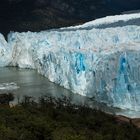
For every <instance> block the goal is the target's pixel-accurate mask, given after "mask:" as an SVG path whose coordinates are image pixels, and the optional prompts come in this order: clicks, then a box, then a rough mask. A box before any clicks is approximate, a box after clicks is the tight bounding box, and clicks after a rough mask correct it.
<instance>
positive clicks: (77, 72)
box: [0, 13, 140, 111]
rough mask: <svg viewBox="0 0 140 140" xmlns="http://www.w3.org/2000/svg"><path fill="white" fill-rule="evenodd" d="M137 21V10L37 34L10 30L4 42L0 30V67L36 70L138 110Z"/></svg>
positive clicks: (77, 90) (73, 87)
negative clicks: (134, 12) (135, 12)
mask: <svg viewBox="0 0 140 140" xmlns="http://www.w3.org/2000/svg"><path fill="white" fill-rule="evenodd" d="M129 21H131V24H127V22H129ZM135 21H137V22H135ZM120 22H123V23H124V25H123V26H122V25H121V26H119V23H120ZM116 23H117V26H113V24H115V25H116ZM135 23H136V24H135ZM139 23H140V13H137V14H129V15H119V16H110V17H106V18H102V19H98V20H95V21H91V22H89V23H86V24H84V25H80V26H75V27H69V28H61V29H57V30H48V31H42V32H38V33H36V32H34V33H33V32H26V33H18V32H11V33H9V35H8V41H7V42H6V41H5V39H4V37H3V36H2V35H0V66H1V67H4V66H18V67H20V68H32V69H36V70H37V71H38V72H39V73H40V74H42V75H44V76H45V77H47V78H48V79H49V80H50V81H52V82H55V83H57V84H59V85H60V86H63V87H65V88H67V89H70V90H71V91H72V92H74V93H79V94H81V95H84V96H88V97H94V98H95V100H97V101H99V102H104V103H107V104H108V105H110V106H114V107H119V108H123V109H130V110H135V111H140V24H139ZM102 25H106V26H105V27H104V28H103V27H101V26H102Z"/></svg>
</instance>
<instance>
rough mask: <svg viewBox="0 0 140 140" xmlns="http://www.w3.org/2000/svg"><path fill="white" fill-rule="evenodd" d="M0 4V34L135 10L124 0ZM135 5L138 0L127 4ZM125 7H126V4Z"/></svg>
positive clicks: (36, 0)
mask: <svg viewBox="0 0 140 140" xmlns="http://www.w3.org/2000/svg"><path fill="white" fill-rule="evenodd" d="M119 1H120V0H118V1H117V0H1V1H0V32H2V33H3V34H7V33H8V32H9V31H10V30H13V31H28V30H30V31H40V30H46V29H50V28H58V27H64V26H70V25H76V24H81V23H83V22H86V21H89V20H93V19H96V18H99V17H103V16H107V15H114V14H120V13H121V12H122V11H126V9H127V8H128V9H129V10H137V9H138V8H139V6H140V5H139V6H138V7H135V8H132V9H130V8H129V7H125V8H124V10H123V6H124V5H125V3H127V0H121V1H120V2H119ZM132 1H135V2H134V3H136V4H137V3H138V1H137V0H129V2H130V4H131V3H132ZM127 5H128V4H127Z"/></svg>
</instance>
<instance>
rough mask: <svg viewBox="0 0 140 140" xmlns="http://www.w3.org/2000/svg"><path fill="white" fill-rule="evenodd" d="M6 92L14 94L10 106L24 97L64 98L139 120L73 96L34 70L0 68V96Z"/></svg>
mask: <svg viewBox="0 0 140 140" xmlns="http://www.w3.org/2000/svg"><path fill="white" fill-rule="evenodd" d="M8 92H10V93H13V94H14V97H15V100H14V101H13V102H12V104H16V103H17V102H18V100H22V99H23V97H24V96H31V97H33V98H34V99H38V98H39V97H41V96H44V95H45V96H51V97H55V98H63V97H64V96H65V97H66V98H68V99H69V100H70V102H71V103H73V104H78V105H87V106H89V107H92V108H95V109H100V110H102V111H104V112H107V113H111V114H118V115H119V114H120V115H125V116H128V117H131V118H140V112H135V111H130V110H121V109H116V108H113V107H108V106H106V105H105V104H103V103H97V102H96V101H94V99H90V98H88V97H84V96H81V95H79V94H74V93H72V92H70V91H69V90H67V89H64V88H63V87H60V86H58V85H56V84H54V83H52V82H50V81H49V80H48V79H47V78H45V77H44V76H42V75H40V74H38V73H37V72H36V71H35V70H30V69H19V68H13V67H5V68H0V94H2V93H8Z"/></svg>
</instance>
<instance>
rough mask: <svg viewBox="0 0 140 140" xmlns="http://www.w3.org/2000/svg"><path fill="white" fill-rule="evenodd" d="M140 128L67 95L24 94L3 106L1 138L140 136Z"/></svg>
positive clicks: (133, 139) (128, 139) (134, 139)
mask: <svg viewBox="0 0 140 140" xmlns="http://www.w3.org/2000/svg"><path fill="white" fill-rule="evenodd" d="M139 139H140V130H139V129H137V128H136V127H134V126H133V125H131V124H120V123H118V122H117V121H116V120H115V118H114V117H113V116H111V115H107V114H105V113H103V112H101V111H96V110H93V109H89V108H87V107H84V106H83V107H80V106H75V105H71V104H70V103H69V101H68V100H67V99H63V100H62V99H61V100H56V99H52V98H49V97H42V98H40V99H39V102H38V103H36V102H35V101H33V100H32V98H30V97H25V98H24V100H23V101H22V103H19V104H18V105H16V106H14V107H11V108H10V107H9V106H8V105H3V104H1V106H0V140H139Z"/></svg>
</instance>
